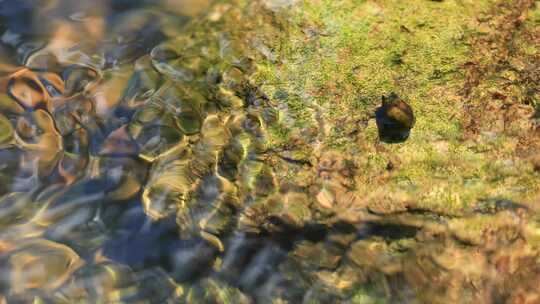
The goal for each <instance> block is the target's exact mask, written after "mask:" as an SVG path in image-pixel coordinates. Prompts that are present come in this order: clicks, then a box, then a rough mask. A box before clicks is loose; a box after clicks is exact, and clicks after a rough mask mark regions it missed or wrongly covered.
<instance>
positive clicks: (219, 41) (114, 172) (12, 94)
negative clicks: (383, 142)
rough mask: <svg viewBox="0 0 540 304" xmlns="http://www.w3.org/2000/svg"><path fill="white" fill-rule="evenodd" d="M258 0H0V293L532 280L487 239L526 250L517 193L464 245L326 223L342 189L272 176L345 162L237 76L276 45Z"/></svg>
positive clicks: (399, 293) (404, 222)
mask: <svg viewBox="0 0 540 304" xmlns="http://www.w3.org/2000/svg"><path fill="white" fill-rule="evenodd" d="M240 2H241V1H240ZM242 3H243V2H242ZM263 3H264V4H261V5H260V6H259V8H258V9H260V10H259V11H256V12H255V13H254V12H252V11H251V12H249V11H248V9H247V8H246V9H245V10H244V11H242V10H237V11H234V10H233V12H232V13H227V10H229V9H230V8H231V6H234V5H236V4H237V2H234V1H215V2H212V3H210V1H204V0H200V1H196V0H162V1H158V0H155V1H154V0H132V1H129V0H99V1H93V0H84V1H70V0H19V1H14V0H13V1H12V0H4V1H0V22H1V24H0V30H1V33H3V34H1V37H0V77H1V78H0V109H1V114H0V161H1V163H0V180H1V182H0V303H302V302H305V303H339V302H342V301H352V302H355V303H378V302H379V301H385V299H386V300H391V301H394V302H425V303H443V302H444V301H443V302H441V299H454V301H459V299H460V297H461V295H460V292H461V291H462V290H466V291H467V290H473V289H482V288H485V289H486V290H487V289H489V290H490V292H491V293H490V294H489V295H488V294H487V293H486V295H485V296H486V297H488V296H493V297H496V295H495V294H496V291H494V290H497V289H498V288H499V287H500V286H503V287H504V288H507V289H511V287H512V286H515V285H513V284H514V283H513V281H512V280H506V279H504V280H502V279H501V280H500V281H497V279H495V277H496V271H494V269H495V268H494V267H502V268H504V267H514V270H513V272H512V273H517V275H516V276H519V275H521V276H522V277H524V278H528V279H529V280H530V281H531V282H533V280H532V279H531V277H534V275H533V274H534V273H538V272H535V271H531V273H532V274H523V271H522V270H519V269H525V268H528V269H531V270H532V269H533V268H534V267H538V266H537V264H536V263H535V262H534V258H533V257H530V256H528V255H526V254H523V255H522V256H517V257H516V256H512V258H513V259H514V260H512V261H507V260H506V257H504V256H503V257H500V258H498V257H497V256H495V257H493V253H492V251H493V250H492V248H493V246H507V247H509V248H511V249H509V250H511V251H512V252H521V249H522V248H524V246H525V245H524V244H523V243H520V242H519V241H516V240H519V232H517V230H518V229H517V228H516V229H514V228H515V227H517V226H518V224H516V223H517V222H519V214H520V210H523V209H524V208H522V206H520V205H519V204H515V205H512V203H509V202H508V203H507V204H502V203H500V202H495V203H493V204H495V205H494V206H495V207H501V210H502V211H501V212H503V213H504V215H508V218H509V219H508V220H507V222H508V225H506V226H505V227H506V228H505V229H506V230H505V234H504V235H505V238H503V239H497V241H493V242H492V243H490V244H491V245H486V247H483V248H482V249H481V250H479V251H477V252H478V254H477V255H470V254H469V250H470V248H469V247H467V246H468V245H467V244H463V243H458V244H457V245H456V243H454V242H450V241H449V240H443V239H437V237H436V236H437V233H438V232H441V231H442V229H443V228H440V227H442V226H443V225H442V224H441V223H442V222H444V221H446V220H449V219H445V218H441V217H440V216H438V215H436V214H431V213H429V212H422V211H417V212H415V213H411V214H408V213H407V212H405V213H404V214H401V213H398V214H396V215H391V216H389V217H386V218H385V219H384V220H381V219H380V218H379V217H378V214H380V213H379V212H377V210H371V212H370V213H369V214H367V213H366V215H365V216H366V217H365V218H363V220H362V221H355V220H353V219H351V220H350V221H347V220H344V218H346V216H342V217H341V219H339V220H334V221H332V220H327V219H330V218H332V217H331V215H330V214H328V211H327V210H328V208H325V207H328V205H332V203H333V198H332V196H333V195H336V196H339V193H330V192H329V191H325V190H324V189H323V190H321V191H319V189H313V187H311V185H310V184H309V182H308V181H305V183H302V182H298V181H299V180H302V177H301V176H300V177H297V178H296V179H291V180H286V179H280V180H278V179H277V178H276V175H277V174H280V176H281V175H284V174H282V173H283V170H285V169H284V168H288V169H286V170H289V169H290V168H296V167H303V168H308V170H311V171H313V172H315V175H317V176H318V177H320V178H323V179H325V180H336V181H338V182H339V183H341V184H340V185H344V186H340V187H341V188H339V187H338V188H339V189H345V188H347V187H348V184H347V183H348V177H350V176H351V174H353V173H351V172H350V171H351V170H352V169H351V168H350V166H349V165H348V164H347V162H346V161H343V162H341V161H340V157H339V156H336V157H334V156H329V157H328V158H329V159H322V160H321V161H320V162H319V163H318V164H317V165H316V166H315V164H312V163H310V162H309V161H306V160H301V159H300V160H299V159H295V158H293V157H290V156H288V155H284V154H280V152H279V151H277V150H275V149H272V145H271V142H270V141H271V139H270V136H269V134H268V130H269V128H272V126H273V125H274V124H275V123H276V121H277V120H278V119H279V117H278V116H279V113H278V112H279V111H278V108H279V105H278V104H276V102H275V101H274V99H275V98H270V97H269V96H267V95H266V94H265V93H264V92H263V90H262V89H261V88H260V87H258V86H257V84H256V82H255V81H253V79H252V78H251V75H252V74H253V73H254V71H255V69H256V62H254V58H255V57H254V56H253V52H254V51H256V52H257V53H258V54H259V56H260V54H262V55H263V56H264V58H265V60H270V61H272V60H273V56H274V54H273V52H272V50H271V49H269V48H268V47H266V46H265V44H264V43H263V42H261V41H255V40H253V39H251V38H252V37H249V35H251V34H250V33H252V32H253V31H257V30H264V29H257V26H258V23H257V22H256V20H253V24H251V23H250V22H251V21H252V20H250V18H256V17H255V16H257V18H278V17H276V16H274V15H273V14H274V11H275V10H276V9H278V8H280V7H286V6H288V5H290V4H291V3H292V1H263ZM242 5H244V6H245V5H246V4H245V3H243V4H242ZM242 13H245V14H246V15H245V16H244V15H242ZM224 19H225V21H224ZM233 25H234V26H233ZM276 26H279V24H278V25H276ZM278 160H279V161H280V162H282V163H285V164H287V167H284V165H283V164H282V163H278ZM280 170H281V172H280ZM290 170H291V172H290V174H292V175H294V174H296V173H295V172H294V170H293V169H290ZM336 183H337V182H336ZM344 196H345V194H343V195H342V196H341V197H344ZM488 204H489V203H488ZM490 206H491V205H490ZM387 207H388V206H387ZM495 207H494V208H495ZM383 209H384V206H383ZM482 210H483V209H482ZM323 219H324V220H323ZM419 221H421V222H422V223H428V225H430V226H429V227H432V229H429V233H423V232H422V231H420V230H421V229H420V228H419V225H416V224H414V223H418V222H419ZM438 227H439V228H440V229H439V228H438ZM418 242H420V243H421V242H423V243H424V245H422V244H420V245H419V244H418ZM449 244H450V245H449ZM494 244H495V245H494ZM489 246H492V247H489ZM490 259H494V260H497V259H500V260H501V261H500V265H499V260H497V261H498V262H497V263H495V265H496V266H491V265H492V264H490V263H488V262H487V261H488V260H490ZM518 260H519V262H517V261H518ZM505 261H506V262H505ZM505 263H506V264H505ZM512 263H514V264H512ZM503 264H504V265H503ZM507 264H512V265H513V266H512V265H511V266H508V265H507ZM460 265H462V266H460ZM505 265H506V266H505ZM497 269H499V268H497ZM516 269H517V270H516ZM480 272H482V273H486V276H487V277H488V278H487V279H485V277H482V279H478V280H477V281H475V278H477V277H481V276H475V274H477V273H480ZM536 282H537V281H536ZM531 284H533V283H531ZM426 286H427V287H426ZM486 286H489V288H488V287H486ZM419 288H426V290H425V292H424V293H423V297H418V291H419ZM504 288H503V289H504ZM524 288H525V287H524ZM467 292H468V291H467ZM488 293H489V292H488ZM469 294H472V292H469ZM415 298H416V299H420V300H418V301H414V300H413V299H415Z"/></svg>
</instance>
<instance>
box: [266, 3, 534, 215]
mask: <svg viewBox="0 0 540 304" xmlns="http://www.w3.org/2000/svg"><path fill="white" fill-rule="evenodd" d="M492 3H493V1H488V0H486V1H468V2H464V1H443V2H435V1H424V0H413V1H395V0H384V1H369V0H364V1H359V0H345V1H324V0H321V1H304V2H302V3H301V5H299V6H298V7H297V8H296V10H294V11H293V12H290V13H289V14H288V17H289V19H290V20H289V21H290V22H291V23H292V25H291V26H290V27H289V32H288V33H287V34H286V35H285V38H286V39H285V38H284V40H283V41H279V43H276V49H279V50H280V56H281V61H282V62H281V63H280V64H273V63H271V62H267V63H265V64H262V65H261V67H260V69H259V72H258V75H257V76H256V79H258V80H259V81H261V80H263V79H264V83H265V84H266V90H267V91H268V92H271V93H275V92H278V91H285V92H288V93H289V95H288V98H285V99H283V100H282V102H283V103H284V104H285V105H286V106H287V107H286V111H285V112H286V114H287V115H288V117H289V118H290V120H289V121H286V122H284V123H283V124H282V126H281V127H280V129H290V130H294V129H302V128H306V127H314V128H318V127H319V125H318V123H317V120H316V119H315V117H316V115H317V112H316V109H318V110H319V111H320V113H319V114H320V116H321V117H322V120H323V122H324V126H325V129H326V130H321V129H319V132H320V133H324V132H328V134H326V133H325V134H326V136H324V137H323V145H322V148H323V149H327V150H332V149H337V150H339V151H342V152H343V153H348V154H349V155H353V156H354V157H356V158H357V161H358V162H360V163H362V162H364V163H365V160H366V159H379V160H378V161H376V162H375V163H373V162H371V165H370V166H369V168H368V169H367V170H368V171H367V172H366V171H363V172H362V174H364V175H366V176H377V175H378V174H380V172H382V171H384V167H385V166H386V163H387V162H388V159H392V158H398V159H399V161H400V164H399V166H398V167H397V169H396V170H394V172H393V173H392V177H391V178H390V179H386V180H384V181H383V182H372V183H368V184H366V186H367V189H364V190H362V191H365V192H366V193H370V192H372V191H373V189H372V188H371V187H373V188H376V189H377V190H380V189H381V188H383V189H384V188H386V189H387V190H388V191H392V190H395V189H400V190H404V191H406V192H408V193H409V195H411V197H415V198H416V200H417V201H416V204H418V205H419V206H421V207H423V208H428V209H441V210H443V211H445V212H449V213H461V212H463V211H464V210H466V209H467V206H470V205H471V204H473V203H474V202H476V201H478V200H479V199H481V198H484V197H492V196H495V195H497V196H503V197H508V198H512V199H518V200H525V201H527V200H528V199H530V198H531V197H532V194H534V193H537V188H538V186H534V181H537V177H536V176H534V175H531V174H530V172H527V171H519V169H518V168H520V166H521V164H520V163H517V164H515V168H514V169H510V170H507V169H505V168H504V167H505V166H504V165H501V164H497V163H495V162H494V161H495V160H499V159H505V158H508V159H512V153H514V150H513V148H514V146H513V145H512V140H513V139H512V138H505V137H500V138H497V139H495V140H494V141H493V140H487V139H486V140H483V141H481V142H472V143H469V144H467V142H464V141H463V140H462V138H463V132H464V130H463V129H462V126H461V118H462V115H463V108H462V106H463V101H462V99H461V96H460V95H459V91H460V89H461V88H462V87H463V86H464V78H463V75H462V68H461V66H462V65H463V64H464V63H466V62H468V61H469V60H470V56H471V53H472V51H473V50H471V49H470V44H469V43H468V37H469V36H470V35H471V33H478V32H481V29H479V28H478V25H477V16H480V15H483V14H484V13H486V12H487V11H488V9H489V7H490V5H491V4H492ZM534 14H538V13H537V12H534V13H533V16H535V15H534ZM537 19H538V18H534V17H533V18H530V19H529V20H531V21H528V22H532V23H535V22H537ZM277 46H279V48H278V47H277ZM534 49H535V47H534V46H530V44H528V46H527V47H526V48H525V52H528V53H530V52H534ZM392 91H393V92H397V93H398V94H399V95H400V96H401V97H402V98H404V99H405V100H406V101H408V102H409V103H410V104H411V106H412V107H413V109H414V111H415V115H416V117H417V123H416V126H415V127H414V129H413V131H412V135H411V137H410V139H409V140H408V141H407V142H405V143H403V144H396V145H386V144H383V145H384V147H385V150H384V151H383V152H381V151H380V149H376V148H375V147H376V146H377V145H380V143H378V139H377V129H376V126H375V124H374V123H373V121H370V122H369V123H368V124H367V127H364V126H362V125H361V124H358V125H357V124H356V121H357V120H361V119H364V120H367V119H369V117H370V116H372V115H373V111H374V109H375V108H376V107H377V106H378V105H379V103H380V96H381V95H383V94H388V93H389V92H392ZM275 134H276V135H277V136H279V137H280V138H281V141H283V140H284V137H286V136H287V135H288V134H290V133H289V132H283V131H281V132H277V133H275ZM350 134H355V135H350ZM298 149H308V151H304V152H305V153H308V152H309V151H311V150H310V149H312V147H311V146H307V147H298ZM312 152H313V151H312ZM512 170H513V172H512ZM516 170H517V171H516ZM403 181H408V183H404V182H403ZM523 183H525V184H526V185H530V186H531V189H526V190H523V188H524V187H523V186H522V185H523ZM404 185H405V186H404ZM411 185H412V186H411ZM364 188H365V187H364Z"/></svg>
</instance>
